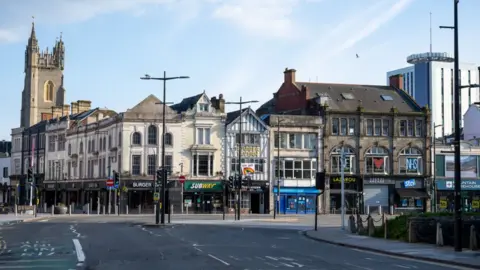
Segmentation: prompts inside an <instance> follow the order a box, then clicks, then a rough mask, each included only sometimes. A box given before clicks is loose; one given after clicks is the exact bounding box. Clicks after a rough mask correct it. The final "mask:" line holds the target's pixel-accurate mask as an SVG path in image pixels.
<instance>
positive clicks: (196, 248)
mask: <svg viewBox="0 0 480 270" xmlns="http://www.w3.org/2000/svg"><path fill="white" fill-rule="evenodd" d="M193 248H194V249H195V250H197V251H199V252H203V250H201V249H199V248H198V247H193Z"/></svg>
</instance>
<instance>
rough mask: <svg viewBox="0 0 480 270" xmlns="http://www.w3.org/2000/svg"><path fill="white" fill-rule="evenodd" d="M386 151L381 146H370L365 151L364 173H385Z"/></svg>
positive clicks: (386, 164) (386, 168)
mask: <svg viewBox="0 0 480 270" xmlns="http://www.w3.org/2000/svg"><path fill="white" fill-rule="evenodd" d="M388 161H389V160H388V151H387V149H385V148H383V147H372V148H370V149H368V150H367V152H366V153H365V173H367V174H387V173H388Z"/></svg>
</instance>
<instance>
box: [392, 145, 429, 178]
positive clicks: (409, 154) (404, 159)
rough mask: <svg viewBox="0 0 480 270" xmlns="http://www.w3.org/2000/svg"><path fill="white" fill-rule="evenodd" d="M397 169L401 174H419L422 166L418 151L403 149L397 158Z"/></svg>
mask: <svg viewBox="0 0 480 270" xmlns="http://www.w3.org/2000/svg"><path fill="white" fill-rule="evenodd" d="M398 167H399V169H400V173H402V174H403V173H404V174H421V173H422V169H423V166H422V153H421V152H420V150H418V149H417V148H407V149H403V150H402V151H401V152H400V154H399V157H398Z"/></svg>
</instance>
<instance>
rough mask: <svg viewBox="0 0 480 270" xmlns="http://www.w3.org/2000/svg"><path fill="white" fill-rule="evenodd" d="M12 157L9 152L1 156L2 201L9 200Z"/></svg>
mask: <svg viewBox="0 0 480 270" xmlns="http://www.w3.org/2000/svg"><path fill="white" fill-rule="evenodd" d="M10 166H11V157H10V156H9V155H8V153H7V154H6V155H5V156H1V157H0V170H1V173H2V174H1V178H0V203H8V202H9V187H10V171H11V168H10Z"/></svg>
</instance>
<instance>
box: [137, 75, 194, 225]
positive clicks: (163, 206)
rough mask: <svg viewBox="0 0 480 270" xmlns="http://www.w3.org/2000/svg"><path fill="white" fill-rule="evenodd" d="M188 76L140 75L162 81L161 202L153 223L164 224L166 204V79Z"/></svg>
mask: <svg viewBox="0 0 480 270" xmlns="http://www.w3.org/2000/svg"><path fill="white" fill-rule="evenodd" d="M189 78H190V77H189V76H176V77H167V72H166V71H164V72H163V77H151V76H150V75H148V74H145V76H144V77H141V78H140V79H142V80H156V81H163V100H162V102H163V115H162V170H163V178H162V186H161V187H160V188H161V191H160V196H161V198H162V204H161V205H160V200H158V201H157V209H156V211H155V224H158V223H159V222H161V224H165V205H166V198H165V194H166V192H165V186H166V185H167V172H166V170H165V106H166V105H167V104H166V103H165V101H166V96H167V81H170V80H179V79H189ZM160 206H161V208H162V215H161V220H160Z"/></svg>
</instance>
